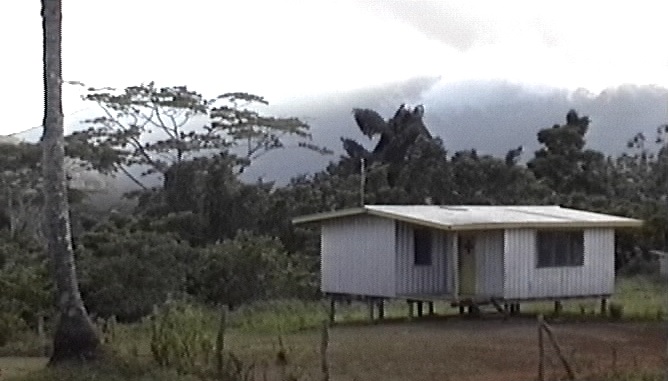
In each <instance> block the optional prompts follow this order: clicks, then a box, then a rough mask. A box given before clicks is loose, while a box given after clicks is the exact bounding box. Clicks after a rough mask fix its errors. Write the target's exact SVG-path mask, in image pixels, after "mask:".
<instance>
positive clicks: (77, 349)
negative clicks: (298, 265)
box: [41, 0, 100, 364]
mask: <svg viewBox="0 0 668 381" xmlns="http://www.w3.org/2000/svg"><path fill="white" fill-rule="evenodd" d="M42 32H43V50H44V52H43V53H44V55H43V63H44V123H43V125H44V134H43V136H42V142H41V144H42V149H43V151H42V152H43V154H42V169H43V173H44V198H45V202H46V203H45V206H46V208H45V220H46V226H47V228H46V237H47V250H48V253H49V255H50V256H51V258H52V260H53V264H54V266H53V267H54V279H55V283H56V290H57V299H58V309H59V320H58V324H57V326H56V332H55V335H54V340H53V352H52V354H51V359H50V363H51V364H57V363H62V362H65V361H85V360H90V359H94V358H96V357H98V355H99V350H100V340H99V337H98V335H97V333H96V332H95V329H94V327H93V323H92V321H91V320H90V318H89V316H88V313H87V312H86V308H85V307H84V303H83V300H82V299H81V294H80V292H79V284H78V280H77V273H76V266H75V262H74V252H73V250H72V242H71V237H70V221H69V208H68V202H67V182H66V177H65V143H64V137H63V135H64V134H63V109H62V81H63V80H62V67H61V44H62V34H61V32H62V2H61V0H42Z"/></svg>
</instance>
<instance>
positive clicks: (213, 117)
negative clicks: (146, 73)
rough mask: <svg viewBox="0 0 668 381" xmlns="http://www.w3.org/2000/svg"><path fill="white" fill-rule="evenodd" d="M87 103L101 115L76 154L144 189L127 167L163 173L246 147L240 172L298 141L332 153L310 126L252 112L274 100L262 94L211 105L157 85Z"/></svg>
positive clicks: (94, 95) (94, 92) (96, 92)
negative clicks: (194, 160) (320, 144)
mask: <svg viewBox="0 0 668 381" xmlns="http://www.w3.org/2000/svg"><path fill="white" fill-rule="evenodd" d="M84 99H85V100H88V101H92V102H95V103H97V104H98V105H99V106H100V108H101V109H102V111H103V114H104V115H103V116H101V117H99V118H95V119H91V120H88V121H86V122H87V123H89V124H90V125H91V127H90V128H89V129H87V130H85V131H81V132H76V133H73V134H72V135H71V136H70V138H69V139H68V144H69V145H70V147H71V148H70V149H71V151H72V152H73V155H76V156H77V157H80V158H82V159H84V160H86V161H88V162H91V163H93V164H92V165H93V167H94V168H96V169H100V170H104V171H107V172H116V171H121V172H122V173H124V174H125V175H127V176H129V177H130V178H131V179H132V180H133V181H134V182H135V183H136V184H138V185H140V186H142V187H143V188H146V187H145V185H144V183H143V182H142V180H141V178H140V177H137V176H134V175H133V174H132V172H130V170H129V168H130V167H132V166H135V165H141V166H143V167H144V168H147V170H146V171H145V172H144V174H160V175H164V174H165V173H166V172H167V171H168V170H169V168H171V167H172V166H173V165H176V164H179V163H182V162H184V161H187V160H190V159H192V158H194V157H196V156H206V155H210V154H217V153H220V152H228V150H229V149H231V148H233V147H235V146H238V145H240V144H243V145H244V154H243V155H242V156H241V159H242V160H240V161H239V162H238V164H239V172H241V171H243V169H244V168H246V167H247V166H248V165H250V164H251V162H252V160H254V159H256V158H257V157H258V156H260V155H261V154H263V153H266V152H269V151H271V150H274V149H278V148H282V147H283V146H284V142H283V139H284V138H286V137H293V136H294V137H297V138H299V139H301V140H300V141H299V143H298V145H299V146H300V147H305V148H309V149H313V150H317V151H318V152H321V153H327V150H324V149H321V148H320V147H317V146H315V145H313V144H312V143H311V142H310V140H311V135H310V133H309V126H308V125H307V124H306V123H304V122H302V121H300V120H299V119H297V118H277V117H270V116H264V115H261V114H260V113H259V112H258V111H257V110H255V109H254V108H253V107H257V106H258V105H267V104H268V102H267V101H266V100H265V99H264V98H262V97H260V96H257V95H252V94H247V93H226V94H222V95H220V96H218V97H216V98H214V99H207V98H205V97H204V96H202V95H201V94H200V93H198V92H195V91H193V90H190V89H188V87H187V86H172V87H157V86H155V84H154V83H153V82H151V83H149V84H142V85H138V86H131V87H127V88H125V89H124V90H123V91H121V92H118V91H116V90H115V89H109V88H104V89H94V88H90V89H89V93H88V94H86V95H85V96H84Z"/></svg>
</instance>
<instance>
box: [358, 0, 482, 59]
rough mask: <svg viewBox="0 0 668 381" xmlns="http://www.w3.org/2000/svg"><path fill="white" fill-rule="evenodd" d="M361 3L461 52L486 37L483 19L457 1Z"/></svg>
mask: <svg viewBox="0 0 668 381" xmlns="http://www.w3.org/2000/svg"><path fill="white" fill-rule="evenodd" d="M358 3H359V4H360V5H361V6H362V7H363V8H365V9H368V10H369V11H371V12H373V13H374V14H376V15H381V16H385V17H390V18H393V19H395V20H397V21H400V22H402V23H405V24H408V25H410V26H411V27H413V28H415V29H417V30H418V31H420V32H422V33H423V34H424V35H426V36H427V37H429V38H434V39H436V40H439V41H441V42H443V43H445V44H446V45H449V46H452V47H454V48H456V49H458V50H460V51H465V50H467V49H469V48H470V47H471V46H473V44H474V43H475V41H476V40H477V39H478V38H480V37H481V36H482V33H481V31H482V30H481V27H482V25H481V23H482V21H483V20H482V19H481V18H480V17H478V16H476V15H474V14H471V13H467V12H466V11H465V10H464V9H462V7H461V6H456V5H455V4H454V3H451V2H448V3H445V2H444V3H435V2H430V1H420V2H414V1H401V0H389V1H383V2H378V1H373V0H366V1H363V0H360V1H358Z"/></svg>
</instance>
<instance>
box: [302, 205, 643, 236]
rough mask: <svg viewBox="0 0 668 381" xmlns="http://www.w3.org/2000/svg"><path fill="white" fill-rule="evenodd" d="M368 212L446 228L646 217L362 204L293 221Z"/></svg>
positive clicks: (530, 208) (602, 223) (627, 222)
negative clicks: (357, 206) (358, 206)
mask: <svg viewBox="0 0 668 381" xmlns="http://www.w3.org/2000/svg"><path fill="white" fill-rule="evenodd" d="M360 214H368V215H375V216H380V217H386V218H391V219H395V220H400V221H405V222H410V223H415V224H418V225H424V226H431V227H434V228H438V229H446V230H472V229H504V228H505V229H507V228H523V227H524V228H531V227H554V228H557V227H562V228H568V227H573V228H575V227H579V228H584V227H612V228H622V227H640V226H642V223H643V222H642V221H641V220H637V219H632V218H626V217H618V216H613V215H609V214H603V213H594V212H589V211H584V210H578V209H571V208H564V207H561V206H556V205H519V206H515V205H513V206H488V205H365V206H364V207H360V208H351V209H343V210H338V211H332V212H325V213H317V214H312V215H307V216H301V217H297V218H295V219H293V223H295V224H301V223H307V222H319V221H325V220H328V219H332V218H342V217H346V216H352V215H360Z"/></svg>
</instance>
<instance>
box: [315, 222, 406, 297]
mask: <svg viewBox="0 0 668 381" xmlns="http://www.w3.org/2000/svg"><path fill="white" fill-rule="evenodd" d="M394 225H395V223H394V221H393V220H390V219H386V218H380V217H373V216H357V217H349V218H341V219H336V220H332V221H329V222H327V223H325V224H323V225H322V239H321V261H320V265H321V268H320V270H321V277H322V278H321V290H322V291H323V292H329V293H345V294H353V295H368V296H385V297H393V296H395V286H394V285H395V258H396V255H395V250H394V247H395V245H394V239H395V238H394V237H395V232H394V230H395V226H394Z"/></svg>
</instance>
